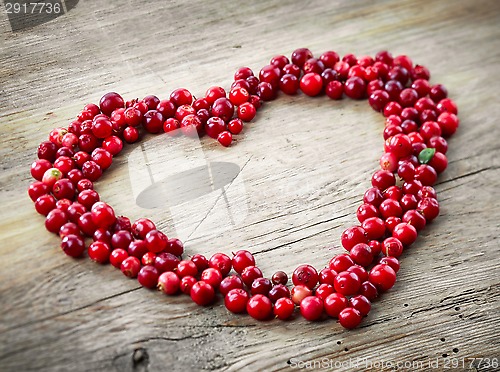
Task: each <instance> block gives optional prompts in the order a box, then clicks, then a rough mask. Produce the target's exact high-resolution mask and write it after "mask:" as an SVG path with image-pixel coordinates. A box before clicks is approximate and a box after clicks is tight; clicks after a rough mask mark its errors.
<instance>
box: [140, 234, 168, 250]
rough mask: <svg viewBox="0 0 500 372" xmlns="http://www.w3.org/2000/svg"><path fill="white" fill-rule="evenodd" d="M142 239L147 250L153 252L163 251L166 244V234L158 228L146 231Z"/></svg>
mask: <svg viewBox="0 0 500 372" xmlns="http://www.w3.org/2000/svg"><path fill="white" fill-rule="evenodd" d="M144 241H145V242H146V247H147V248H148V250H149V251H150V252H153V253H159V252H163V251H164V250H165V248H167V244H168V238H167V236H166V235H165V234H164V233H162V232H161V231H158V230H151V231H150V232H148V233H147V234H146V237H145V238H144Z"/></svg>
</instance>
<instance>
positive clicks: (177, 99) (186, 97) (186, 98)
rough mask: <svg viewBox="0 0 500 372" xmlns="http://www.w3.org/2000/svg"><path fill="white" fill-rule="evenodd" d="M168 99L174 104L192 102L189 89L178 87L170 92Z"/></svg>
mask: <svg viewBox="0 0 500 372" xmlns="http://www.w3.org/2000/svg"><path fill="white" fill-rule="evenodd" d="M170 101H172V102H173V103H174V104H175V105H176V106H182V105H190V104H191V103H192V102H193V96H192V95H191V93H190V92H189V90H187V89H184V88H179V89H176V90H174V91H173V92H172V93H171V94H170Z"/></svg>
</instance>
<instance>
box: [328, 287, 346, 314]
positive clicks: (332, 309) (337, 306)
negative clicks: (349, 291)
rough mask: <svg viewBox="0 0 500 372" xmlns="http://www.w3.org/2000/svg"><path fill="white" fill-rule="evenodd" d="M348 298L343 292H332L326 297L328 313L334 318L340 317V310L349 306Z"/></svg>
mask: <svg viewBox="0 0 500 372" xmlns="http://www.w3.org/2000/svg"><path fill="white" fill-rule="evenodd" d="M347 304H348V300H347V298H346V297H345V296H344V295H343V294H341V293H332V294H330V295H328V296H327V297H326V298H325V301H324V307H325V311H326V313H327V314H328V315H329V316H331V317H332V318H338V316H339V314H340V312H341V311H342V310H344V309H345V308H346V307H347Z"/></svg>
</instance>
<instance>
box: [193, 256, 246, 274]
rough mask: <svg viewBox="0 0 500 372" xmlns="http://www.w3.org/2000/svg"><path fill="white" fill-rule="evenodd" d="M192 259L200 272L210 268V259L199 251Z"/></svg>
mask: <svg viewBox="0 0 500 372" xmlns="http://www.w3.org/2000/svg"><path fill="white" fill-rule="evenodd" d="M191 261H193V262H194V264H195V265H196V267H197V268H198V271H199V272H202V271H203V270H205V269H206V268H208V259H207V258H206V257H205V256H203V255H201V254H199V253H197V254H195V255H194V256H193V257H191ZM238 274H239V273H238Z"/></svg>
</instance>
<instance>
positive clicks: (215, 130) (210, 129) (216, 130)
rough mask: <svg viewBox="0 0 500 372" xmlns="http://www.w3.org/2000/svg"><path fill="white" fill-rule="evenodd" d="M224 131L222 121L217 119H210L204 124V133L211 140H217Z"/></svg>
mask: <svg viewBox="0 0 500 372" xmlns="http://www.w3.org/2000/svg"><path fill="white" fill-rule="evenodd" d="M225 129H226V123H225V122H224V120H222V119H221V118H218V117H211V118H210V119H208V121H207V122H206V123H205V132H206V133H207V135H208V136H209V137H211V138H217V137H218V136H219V134H220V133H222V132H224V130H225Z"/></svg>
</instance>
